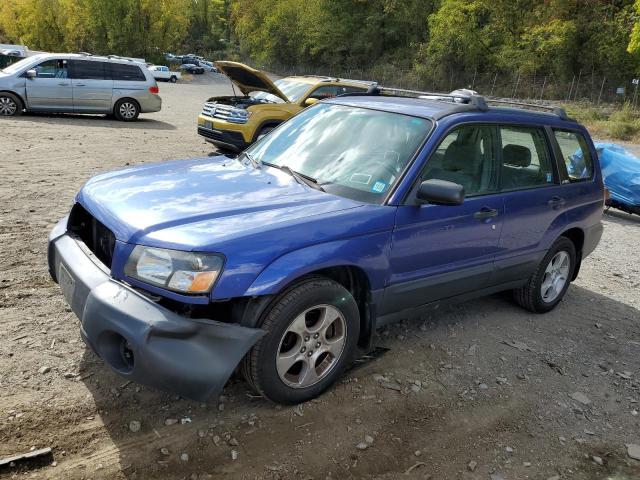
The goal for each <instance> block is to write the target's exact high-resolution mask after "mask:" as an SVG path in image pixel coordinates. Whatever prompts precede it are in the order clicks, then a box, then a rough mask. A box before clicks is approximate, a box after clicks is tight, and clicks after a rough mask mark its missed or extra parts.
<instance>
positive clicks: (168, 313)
mask: <svg viewBox="0 0 640 480" xmlns="http://www.w3.org/2000/svg"><path fill="white" fill-rule="evenodd" d="M369 93H371V94H369V95H354V96H347V97H337V98H334V99H332V100H328V101H323V102H320V103H319V104H317V105H315V106H313V107H311V108H308V109H306V110H304V111H303V112H301V113H300V114H298V115H297V116H295V117H294V118H292V119H291V120H289V121H288V122H286V123H284V124H282V125H281V126H279V127H278V128H277V129H275V130H274V131H273V132H272V133H270V134H269V135H267V136H265V137H264V138H263V139H261V140H260V141H259V142H257V143H256V144H254V145H253V146H251V147H250V148H249V149H248V150H246V151H245V152H244V153H242V154H241V155H240V156H239V157H238V158H237V159H233V158H229V157H226V156H219V157H214V158H198V159H193V160H186V161H175V162H168V163H159V164H155V165H146V166H140V167H135V168H128V169H125V170H120V171H116V172H111V173H106V174H103V175H99V176H97V177H94V178H92V179H90V180H89V181H88V182H87V183H86V184H85V185H84V186H83V188H82V189H81V190H80V192H79V193H78V195H77V197H76V202H75V205H74V206H73V208H72V209H71V212H70V214H69V215H68V217H66V218H64V219H63V220H62V221H60V223H58V224H57V226H56V227H55V228H54V229H53V231H52V233H51V235H50V238H49V268H50V272H51V275H52V276H53V278H54V279H55V280H56V281H57V282H58V283H59V284H60V286H61V288H62V291H63V293H64V295H65V297H66V300H67V301H68V302H69V304H70V305H71V307H72V309H73V311H74V312H75V313H76V315H77V316H78V317H79V318H80V321H81V326H80V329H81V333H82V336H83V338H84V340H85V341H86V343H87V344H88V345H89V346H90V347H91V348H92V349H93V350H94V351H95V352H96V354H97V355H98V356H100V357H101V358H102V359H103V360H104V361H105V362H106V363H107V364H109V366H110V367H111V368H113V369H114V370H115V371H116V372H118V373H119V374H121V375H122V376H124V377H126V378H129V379H131V380H134V381H136V382H140V383H143V384H147V385H150V386H153V387H157V388H159V389H163V390H167V391H172V392H176V393H178V394H180V395H182V396H184V397H188V398H192V399H197V400H202V401H205V400H207V399H210V398H214V397H215V396H216V395H217V394H219V392H220V391H221V390H222V388H223V386H224V384H225V382H226V381H227V379H228V378H229V376H230V375H231V373H232V372H233V371H234V370H235V369H236V367H240V370H241V371H242V373H243V374H244V376H245V378H246V379H247V381H248V382H249V383H250V384H251V386H252V387H254V388H255V389H256V390H257V391H258V392H259V393H260V394H262V395H263V396H265V397H267V398H269V399H271V400H273V401H275V402H280V403H297V402H302V401H305V400H308V399H310V398H313V397H315V396H317V395H319V394H320V393H321V392H322V391H323V390H325V389H326V388H328V387H329V386H330V385H331V384H332V383H333V382H335V381H336V379H337V378H338V377H339V375H340V374H341V372H342V371H343V369H344V368H345V367H346V366H347V365H349V363H350V362H351V360H352V359H353V358H354V355H356V354H357V353H358V352H363V351H366V349H368V348H370V347H371V344H372V336H373V333H374V331H375V329H376V328H379V327H380V326H382V325H385V324H387V323H389V322H392V321H395V320H399V319H402V318H407V317H409V316H412V315H414V314H416V313H420V312H421V311H422V310H424V309H429V308H434V307H437V306H439V305H442V304H443V303H448V302H453V301H461V300H466V299H470V298H473V297H477V296H481V295H487V294H491V293H494V292H498V291H503V290H511V291H512V292H513V296H514V298H515V301H516V302H518V303H519V304H520V305H522V306H523V307H525V308H526V309H528V310H530V311H532V312H546V311H549V310H551V309H553V308H554V307H555V306H556V305H557V304H558V302H560V301H561V299H562V297H563V296H564V295H565V293H566V291H567V288H568V287H569V284H570V282H571V281H572V280H574V279H575V278H576V276H577V275H578V271H579V269H580V264H581V262H582V261H583V260H584V258H585V257H586V256H587V255H589V254H590V253H591V252H592V251H593V250H594V248H595V247H596V245H597V243H598V241H599V240H600V237H601V235H602V226H601V216H602V209H603V201H604V198H603V197H604V189H603V183H602V176H601V172H600V168H599V166H598V162H597V158H596V152H595V150H594V147H593V143H592V141H591V139H590V137H589V134H588V133H587V131H586V130H585V128H584V127H582V126H581V125H579V124H577V123H576V122H574V121H572V120H570V119H568V118H567V117H566V115H565V114H564V112H562V111H561V110H556V111H555V112H554V113H542V112H534V111H531V110H524V109H515V108H505V107H501V108H494V107H491V108H489V107H488V106H487V103H486V101H485V100H484V99H483V98H482V97H478V96H474V97H472V98H471V99H470V101H469V102H466V103H460V102H459V101H458V100H459V99H455V98H454V99H452V101H442V99H441V100H440V101H438V100H429V99H420V98H409V97H407V96H392V95H388V94H380V92H378V94H377V95H375V94H374V93H375V92H369ZM576 157H579V158H581V161H582V162H583V163H584V168H582V169H580V170H578V171H576V170H575V169H571V172H573V173H570V172H569V169H568V168H567V165H569V164H571V162H572V161H573V159H574V158H576ZM576 172H577V173H576Z"/></svg>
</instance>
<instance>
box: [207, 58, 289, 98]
mask: <svg viewBox="0 0 640 480" xmlns="http://www.w3.org/2000/svg"><path fill="white" fill-rule="evenodd" d="M213 64H214V65H215V66H216V67H217V68H218V70H220V72H222V73H224V74H225V75H226V76H227V77H229V79H230V80H231V81H232V82H233V83H234V84H235V85H236V86H237V87H238V88H239V89H240V91H241V92H242V93H243V94H245V95H249V94H250V93H251V92H267V93H270V94H271V95H275V96H276V97H280V98H281V99H282V100H284V101H285V102H288V101H289V99H288V98H287V96H286V95H285V94H284V93H282V92H281V91H280V90H279V89H278V87H276V85H275V83H273V82H272V81H271V79H270V78H269V77H268V76H267V74H266V73H264V72H262V71H260V70H256V69H255V68H251V67H249V66H248V65H245V64H244V63H238V62H223V61H220V62H214V63H213Z"/></svg>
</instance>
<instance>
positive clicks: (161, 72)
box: [149, 65, 182, 83]
mask: <svg viewBox="0 0 640 480" xmlns="http://www.w3.org/2000/svg"><path fill="white" fill-rule="evenodd" d="M149 70H150V71H151V74H152V75H153V77H154V78H155V79H156V80H164V81H165V82H171V83H176V82H177V81H178V80H180V79H181V78H182V74H181V73H180V72H172V71H171V70H169V67H165V66H164V65H151V66H150V67H149Z"/></svg>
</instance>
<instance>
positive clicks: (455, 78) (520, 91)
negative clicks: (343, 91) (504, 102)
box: [247, 61, 640, 107]
mask: <svg viewBox="0 0 640 480" xmlns="http://www.w3.org/2000/svg"><path fill="white" fill-rule="evenodd" d="M247 63H248V64H250V65H253V66H254V67H255V68H259V69H261V70H266V71H269V72H271V73H274V74H276V75H282V76H288V75H326V76H330V77H339V78H351V79H354V80H372V81H377V82H378V83H379V84H381V85H384V86H387V87H395V88H404V89H409V90H420V91H429V92H450V91H451V90H455V89H457V88H470V89H472V90H476V91H477V92H479V93H480V94H482V95H487V96H489V97H498V98H513V99H521V100H529V101H539V102H541V101H554V102H565V103H568V102H576V101H579V102H590V103H593V104H601V103H607V104H615V103H620V104H623V103H625V102H628V103H630V104H631V105H632V106H633V107H636V106H637V104H638V102H640V99H638V85H637V84H634V83H633V79H631V78H629V79H621V78H620V77H619V76H616V75H612V76H610V77H606V76H603V75H596V74H594V73H584V72H579V73H578V74H577V75H574V76H573V78H572V79H571V80H570V81H569V80H566V79H559V78H557V77H556V76H555V75H553V74H550V75H538V74H531V75H523V74H520V73H514V72H480V71H474V72H471V73H466V74H460V73H456V72H454V71H451V72H450V73H449V74H446V75H443V74H441V73H440V74H435V73H431V74H430V73H428V72H427V73H418V72H417V71H416V70H403V69H400V68H396V67H394V66H391V65H377V66H374V67H370V68H348V67H346V68H327V67H317V66H311V65H295V66H293V65H283V64H278V63H264V62H252V61H247Z"/></svg>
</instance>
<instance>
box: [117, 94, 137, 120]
mask: <svg viewBox="0 0 640 480" xmlns="http://www.w3.org/2000/svg"><path fill="white" fill-rule="evenodd" d="M113 114H114V115H115V116H116V118H117V119H118V120H121V121H123V122H132V121H134V120H135V119H136V118H138V115H140V106H139V105H138V102H136V101H135V100H132V99H130V98H122V99H120V100H118V101H117V102H116V105H115V107H114V108H113Z"/></svg>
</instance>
